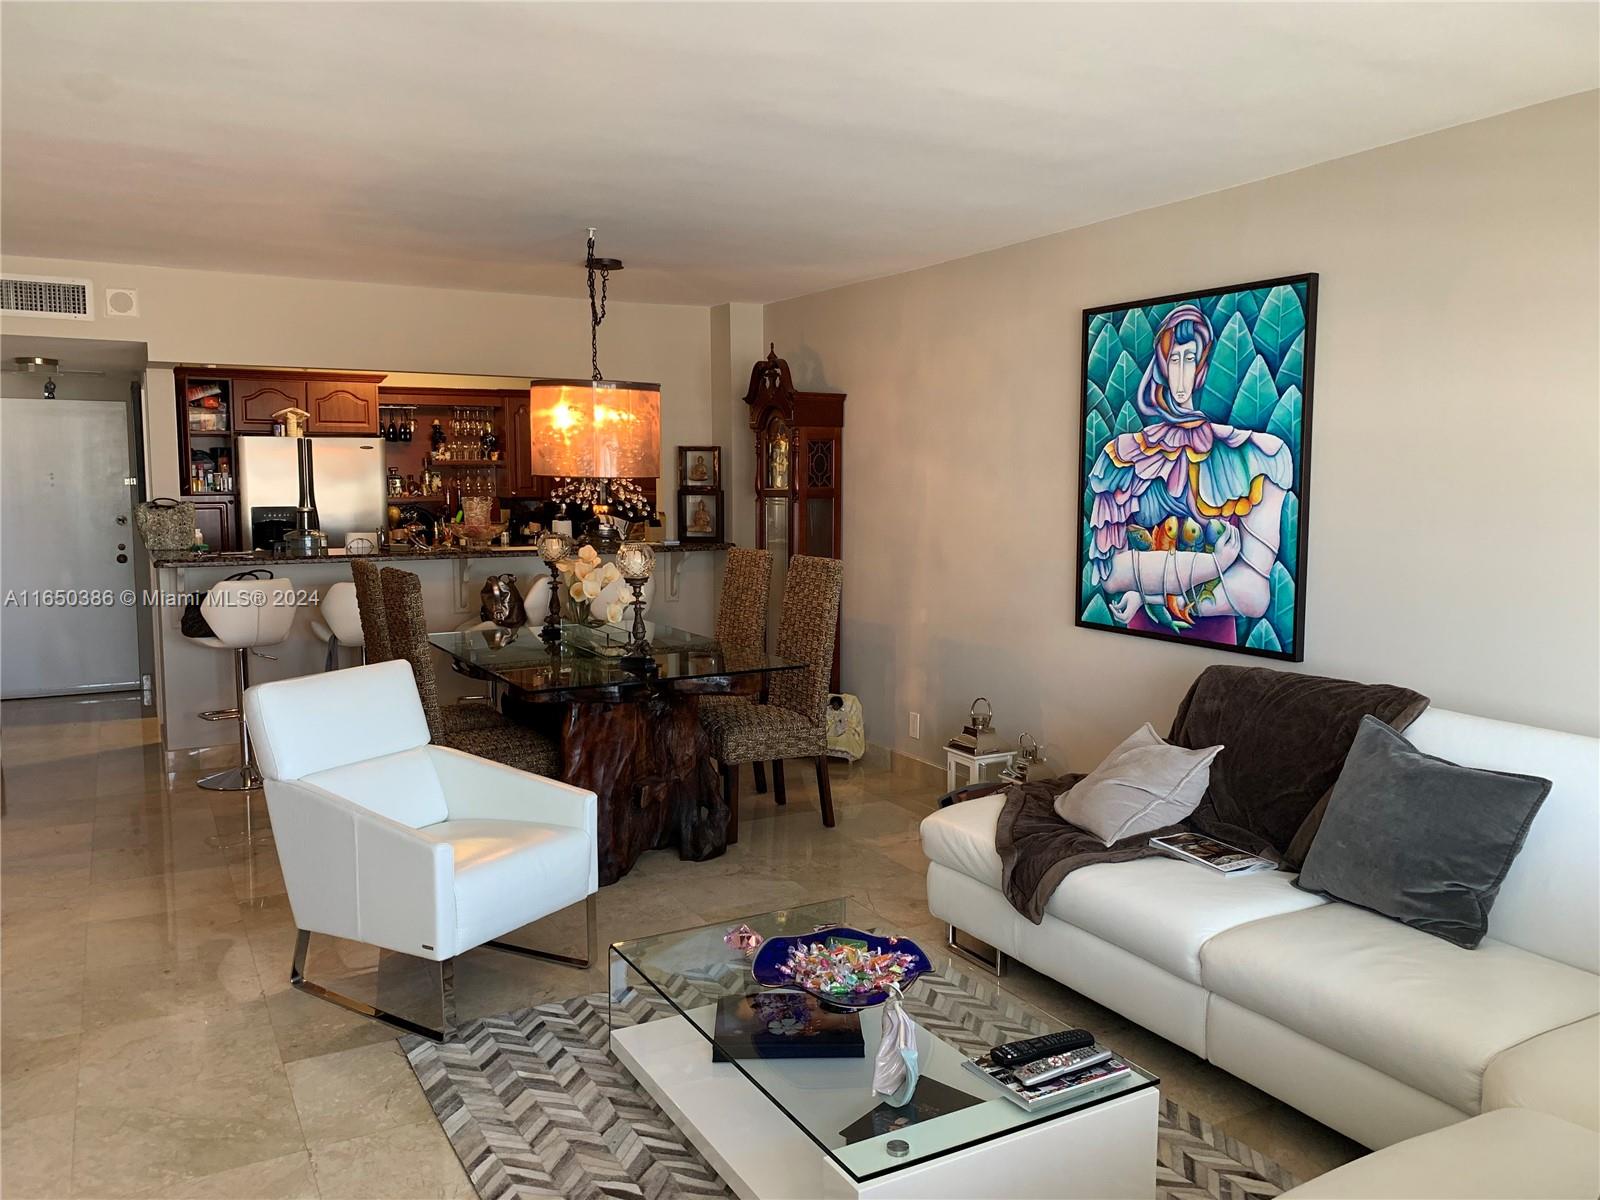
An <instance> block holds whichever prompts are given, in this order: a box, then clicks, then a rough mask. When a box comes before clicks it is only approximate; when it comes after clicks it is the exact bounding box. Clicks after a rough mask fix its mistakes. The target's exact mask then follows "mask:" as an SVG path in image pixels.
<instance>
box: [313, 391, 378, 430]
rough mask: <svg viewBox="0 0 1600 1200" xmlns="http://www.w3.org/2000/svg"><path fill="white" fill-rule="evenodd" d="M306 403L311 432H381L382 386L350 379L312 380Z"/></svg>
mask: <svg viewBox="0 0 1600 1200" xmlns="http://www.w3.org/2000/svg"><path fill="white" fill-rule="evenodd" d="M305 387H306V403H305V404H304V405H303V406H302V407H303V408H305V410H306V411H307V412H309V413H310V414H311V420H310V421H308V422H307V429H308V430H309V431H310V432H311V433H371V434H376V433H377V432H378V385H377V384H376V383H370V382H364V381H359V380H350V379H312V380H308V381H307V382H306V385H305Z"/></svg>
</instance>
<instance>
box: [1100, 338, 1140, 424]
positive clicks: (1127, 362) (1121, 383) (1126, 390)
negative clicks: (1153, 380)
mask: <svg viewBox="0 0 1600 1200" xmlns="http://www.w3.org/2000/svg"><path fill="white" fill-rule="evenodd" d="M1140 377H1141V371H1140V368H1139V365H1138V364H1137V363H1136V362H1134V361H1133V355H1131V354H1128V353H1126V352H1124V353H1123V354H1122V356H1121V357H1120V358H1118V359H1117V363H1116V366H1114V367H1112V368H1111V378H1110V379H1108V380H1107V381H1106V403H1107V404H1109V405H1110V406H1111V411H1112V412H1117V413H1120V412H1121V411H1122V408H1123V405H1125V404H1132V403H1133V398H1134V397H1135V396H1137V395H1138V394H1139V379H1140Z"/></svg>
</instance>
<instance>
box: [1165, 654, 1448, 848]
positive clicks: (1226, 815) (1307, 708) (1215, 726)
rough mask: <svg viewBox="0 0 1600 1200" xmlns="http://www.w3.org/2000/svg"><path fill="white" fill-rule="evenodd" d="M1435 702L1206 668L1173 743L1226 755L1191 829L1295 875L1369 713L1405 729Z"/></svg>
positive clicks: (1308, 679)
mask: <svg viewBox="0 0 1600 1200" xmlns="http://www.w3.org/2000/svg"><path fill="white" fill-rule="evenodd" d="M1427 707H1428V698H1427V697H1426V696H1423V695H1420V694H1419V693H1417V692H1413V691H1412V690H1411V689H1410V688H1403V687H1395V686H1394V685H1393V684H1387V683H1355V682H1353V681H1352V680H1349V679H1328V678H1326V677H1324V676H1321V675H1298V674H1294V673H1291V672H1288V671H1273V670H1270V669H1268V668H1266V667H1207V668H1206V669H1205V670H1204V671H1202V672H1200V674H1199V676H1198V677H1197V678H1196V679H1195V681H1194V683H1193V684H1191V685H1190V687H1189V694H1188V695H1187V696H1185V697H1184V698H1183V703H1182V704H1180V705H1179V706H1178V715H1177V716H1176V717H1174V718H1173V720H1172V732H1171V733H1169V734H1168V735H1167V740H1168V741H1170V742H1172V743H1174V744H1175V745H1179V746H1187V747H1189V748H1190V749H1191V750H1194V749H1199V748H1201V747H1203V746H1215V745H1218V744H1221V745H1222V746H1224V747H1226V749H1224V750H1223V751H1222V753H1221V754H1219V755H1217V757H1216V759H1215V760H1214V761H1213V762H1212V764H1211V784H1210V786H1209V787H1208V788H1207V789H1206V795H1205V799H1204V800H1202V801H1201V802H1200V807H1199V808H1197V809H1195V811H1194V815H1193V816H1191V817H1190V818H1189V821H1188V824H1189V825H1190V826H1191V827H1192V828H1194V829H1197V830H1199V831H1200V832H1201V833H1204V834H1209V835H1210V836H1211V837H1214V838H1217V839H1219V840H1221V841H1224V842H1230V843H1232V844H1233V845H1235V846H1238V847H1240V848H1241V849H1244V850H1249V851H1250V852H1251V853H1253V854H1270V855H1272V856H1273V857H1276V858H1279V859H1281V860H1282V861H1283V862H1284V863H1285V865H1287V866H1291V867H1295V868H1298V867H1299V866H1300V864H1301V863H1302V862H1304V861H1305V854H1306V850H1307V849H1309V848H1310V845H1311V839H1312V837H1313V836H1314V835H1315V834H1316V831H1317V826H1318V825H1319V824H1320V823H1321V820H1322V809H1323V806H1324V805H1325V804H1326V797H1327V794H1328V790H1329V789H1330V788H1332V787H1333V783H1334V780H1336V779H1338V778H1339V771H1340V770H1341V769H1342V768H1343V767H1344V759H1345V755H1346V754H1348V753H1349V752H1350V744H1351V742H1353V741H1354V740H1355V736H1356V730H1357V729H1358V728H1359V727H1360V725H1361V718H1362V717H1364V716H1366V715H1367V714H1368V713H1370V714H1372V715H1373V716H1375V717H1377V718H1378V719H1379V720H1381V721H1383V722H1385V723H1387V724H1388V725H1390V726H1392V727H1393V728H1395V729H1401V730H1403V729H1405V727H1406V726H1407V725H1410V724H1411V722H1412V721H1414V720H1416V719H1417V717H1418V716H1420V715H1421V713H1422V710H1423V709H1425V708H1427Z"/></svg>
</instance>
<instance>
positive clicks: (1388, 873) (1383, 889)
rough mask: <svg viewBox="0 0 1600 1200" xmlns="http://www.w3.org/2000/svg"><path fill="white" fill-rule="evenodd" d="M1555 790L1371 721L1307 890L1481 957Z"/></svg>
mask: <svg viewBox="0 0 1600 1200" xmlns="http://www.w3.org/2000/svg"><path fill="white" fill-rule="evenodd" d="M1549 791H1550V781H1549V780H1548V779H1539V778H1537V777H1536V776H1533V775H1513V774H1510V773H1509V772H1505V771H1484V770H1479V769H1477V768H1474V767H1463V766H1459V765H1458V764H1456V763H1453V762H1447V761H1445V760H1444V759H1442V758H1435V757H1433V755H1431V754H1424V753H1422V751H1420V750H1418V749H1417V748H1416V747H1415V746H1413V745H1412V744H1411V743H1410V742H1408V741H1406V739H1405V738H1403V737H1401V736H1400V735H1399V734H1398V733H1396V732H1395V731H1394V730H1393V729H1390V728H1389V726H1387V725H1385V724H1384V723H1383V722H1382V721H1380V720H1378V718H1377V717H1370V716H1369V717H1363V718H1362V719H1361V728H1360V729H1359V730H1358V731H1357V733H1356V739H1355V742H1354V743H1353V744H1352V745H1351V747H1350V753H1349V755H1348V756H1347V757H1346V758H1345V761H1344V769H1343V770H1342V771H1341V772H1340V773H1339V779H1338V781H1337V782H1336V783H1335V784H1334V785H1333V790H1332V792H1330V793H1329V795H1328V810H1327V812H1326V813H1325V814H1324V815H1323V818H1322V827H1321V828H1320V829H1319V830H1318V831H1317V835H1316V837H1315V838H1314V839H1313V840H1312V843H1311V849H1310V850H1309V851H1307V853H1306V861H1305V866H1304V867H1302V868H1301V870H1300V877H1299V878H1298V879H1296V880H1295V886H1296V887H1299V888H1301V889H1303V890H1305V891H1308V892H1317V893H1319V894H1320V895H1324V896H1331V897H1333V898H1334V899H1336V900H1344V901H1346V902H1347V903H1350V904H1357V905H1360V906H1361V907H1362V908H1369V909H1371V910H1372V911H1373V912H1378V913H1382V914H1383V915H1384V916H1386V917H1393V918H1394V919H1395V920H1396V921H1400V922H1403V923H1404V924H1406V925H1410V926H1412V927H1413V928H1415V929H1420V930H1422V931H1423V932H1424V933H1431V934H1433V935H1434V936H1435V937H1440V938H1443V939H1444V940H1445V941H1447V942H1454V943H1455V944H1456V945H1457V946H1464V947H1466V948H1467V949H1468V950H1471V949H1473V948H1474V947H1476V946H1477V944H1478V943H1479V942H1481V941H1482V940H1483V935H1484V934H1485V933H1487V932H1488V929H1489V910H1490V909H1491V908H1492V907H1493V906H1494V900H1495V897H1496V896H1497V895H1498V894H1499V892H1500V885H1501V884H1502V883H1504V882H1505V878H1506V872H1507V871H1509V870H1510V869H1511V860H1512V859H1514V858H1516V856H1517V852H1518V851H1519V850H1521V849H1522V842H1523V839H1524V838H1526V837H1527V836H1528V827H1529V826H1530V825H1532V824H1533V817H1534V814H1535V813H1537V812H1538V811H1539V806H1540V805H1541V804H1543V803H1544V798H1545V796H1546V795H1547V794H1548V793H1549Z"/></svg>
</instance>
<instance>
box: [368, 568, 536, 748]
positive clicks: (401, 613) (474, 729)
mask: <svg viewBox="0 0 1600 1200" xmlns="http://www.w3.org/2000/svg"><path fill="white" fill-rule="evenodd" d="M383 602H384V609H385V611H386V612H387V613H388V618H389V643H390V646H391V647H392V648H393V650H394V651H395V657H396V658H403V659H405V660H406V661H407V662H409V663H410V664H411V674H412V675H413V676H414V677H415V678H416V681H417V695H418V696H419V697H420V698H421V700H422V714H423V716H424V717H426V718H427V721H428V732H429V734H430V735H431V737H432V740H433V742H434V744H435V745H439V746H449V747H450V748H451V749H453V750H460V751H462V752H464V753H466V754H476V755H477V756H478V757H479V758H489V759H493V760H494V761H495V762H498V763H504V764H505V765H506V766H508V767H518V768H520V769H521V770H524V771H532V772H533V773H534V774H535V775H546V776H549V777H550V778H552V779H559V778H560V775H561V751H560V749H559V747H557V745H556V743H555V741H554V740H553V739H551V738H548V737H546V736H545V735H544V734H542V733H539V732H538V731H537V730H534V729H529V728H528V727H527V726H525V725H519V724H517V723H516V722H515V721H511V720H508V719H507V718H505V717H504V716H502V715H501V714H500V713H498V712H496V711H495V710H494V709H493V708H491V707H489V706H488V705H486V704H441V703H440V702H439V681H438V678H437V677H436V676H435V675H434V673H433V664H434V660H433V646H432V644H431V643H430V642H429V641H428V623H427V619H426V618H425V616H424V615H423V611H422V580H421V579H420V578H418V577H417V576H416V575H415V574H413V573H412V572H410V571H402V570H400V569H399V568H397V567H384V568H383Z"/></svg>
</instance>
